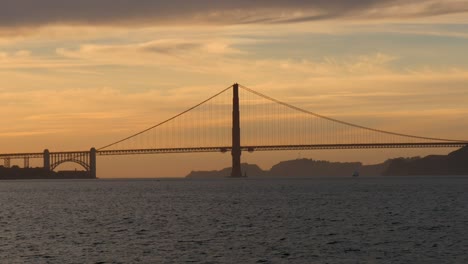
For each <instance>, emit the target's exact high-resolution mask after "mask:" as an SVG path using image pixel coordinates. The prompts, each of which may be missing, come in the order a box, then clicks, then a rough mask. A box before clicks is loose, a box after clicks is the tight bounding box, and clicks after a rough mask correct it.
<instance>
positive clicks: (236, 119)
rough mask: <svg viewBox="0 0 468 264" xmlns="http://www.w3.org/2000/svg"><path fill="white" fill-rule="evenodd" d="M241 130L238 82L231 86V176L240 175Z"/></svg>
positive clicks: (236, 176) (237, 176) (238, 176)
mask: <svg viewBox="0 0 468 264" xmlns="http://www.w3.org/2000/svg"><path fill="white" fill-rule="evenodd" d="M240 138H241V132H240V109H239V84H237V83H235V84H234V85H233V86H232V150H231V155H232V171H231V177H233V178H240V177H242V171H241V155H242V150H241V140H240Z"/></svg>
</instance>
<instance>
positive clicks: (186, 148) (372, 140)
mask: <svg viewBox="0 0 468 264" xmlns="http://www.w3.org/2000/svg"><path fill="white" fill-rule="evenodd" d="M466 145H468V141H467V140H454V139H444V138H433V137H424V136H416V135H409V134H404V133H397V132H392V131H386V130H380V129H376V128H371V127H366V126H362V125H358V124H353V123H349V122H345V121H342V120H337V119H334V118H330V117H327V116H323V115H320V114H317V113H314V112H311V111H308V110H305V109H303V108H299V107H297V106H293V105H291V104H288V103H285V102H282V101H279V100H277V99H274V98H272V97H269V96H267V95H265V94H262V93H259V92H257V91H255V90H253V89H250V88H248V87H245V86H242V85H239V84H237V83H236V84H233V85H231V86H229V87H227V88H225V89H223V90H222V91H220V92H219V93H217V94H215V95H213V96H211V97H210V98H208V99H206V100H204V101H202V102H201V103H199V104H197V105H195V106H193V107H191V108H189V109H187V110H185V111H183V112H181V113H180V114H178V115H175V116H173V117H171V118H169V119H167V120H165V121H163V122H160V123H158V124H156V125H154V126H151V127H149V128H147V129H145V130H142V131H140V132H138V133H135V134H132V135H130V136H128V137H125V138H122V139H120V140H117V141H115V142H112V143H110V144H107V145H105V146H103V147H100V148H91V149H90V150H89V151H65V152H50V151H49V150H47V149H46V150H44V151H43V152H37V153H13V154H0V159H3V161H4V167H10V165H11V161H12V160H18V159H19V160H23V161H24V167H29V161H30V159H42V160H43V168H44V169H45V170H50V171H52V170H54V169H56V168H57V167H58V166H59V165H61V164H63V163H66V162H73V163H77V164H79V165H81V166H82V167H83V168H84V169H85V170H86V171H87V172H88V173H89V175H90V176H91V177H93V178H95V177H96V157H97V156H111V155H141V154H164V153H197V152H221V153H226V152H230V153H231V156H232V172H231V177H242V171H241V155H242V152H246V151H247V152H254V151H282V150H320V149H375V148H455V147H464V146H466Z"/></svg>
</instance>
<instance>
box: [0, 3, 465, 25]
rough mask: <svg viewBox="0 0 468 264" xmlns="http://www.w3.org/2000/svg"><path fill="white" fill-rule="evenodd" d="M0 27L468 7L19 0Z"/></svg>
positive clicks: (406, 14)
mask: <svg viewBox="0 0 468 264" xmlns="http://www.w3.org/2000/svg"><path fill="white" fill-rule="evenodd" d="M1 5H2V8H1V9H0V27H2V28H9V27H25V28H27V27H38V26H44V25H50V24H75V25H76V24H85V25H86V24H94V25H98V24H101V25H117V26H118V25H120V26H123V25H127V26H128V25H155V24H156V25H168V24H171V25H175V24H194V23H195V24H196V23H198V24H224V25H225V24H245V23H293V22H304V21H317V20H330V19H339V18H357V19H382V18H411V17H427V16H437V15H444V14H455V13H463V12H467V11H468V3H467V2H466V1H459V0H446V1H443V3H441V2H440V1H434V0H415V1H402V0H353V1H349V0H327V1H323V0H269V1H267V0H260V1H250V0H240V1H229V0H219V1H211V0H199V1H190V2H187V1H185V0H172V1H164V0H158V1H150V0H143V1H138V2H135V1H112V0H101V1H93V0H82V1H63V0H43V1H35V0H17V1H7V0H4V1H2V3H1Z"/></svg>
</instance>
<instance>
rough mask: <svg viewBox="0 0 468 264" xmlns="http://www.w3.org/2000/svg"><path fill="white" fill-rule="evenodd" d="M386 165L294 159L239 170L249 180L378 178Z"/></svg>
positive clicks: (201, 174)
mask: <svg viewBox="0 0 468 264" xmlns="http://www.w3.org/2000/svg"><path fill="white" fill-rule="evenodd" d="M386 166H387V164H386V163H385V164H377V165H369V166H363V165H362V164H361V163H360V162H345V163H342V162H328V161H318V160H312V159H296V160H289V161H282V162H280V163H278V164H276V165H274V166H273V167H272V168H271V170H269V171H264V170H262V169H261V168H259V167H258V166H257V165H255V164H247V163H243V164H242V165H241V169H242V171H243V172H245V173H246V174H247V176H248V177H250V178H266V177H274V178H283V177H290V178H307V177H342V176H351V175H352V174H353V172H355V171H359V172H360V175H361V176H379V175H382V172H383V171H384V169H385V168H386ZM230 174H231V167H229V168H224V169H222V170H219V171H216V170H213V171H192V172H190V173H189V174H188V175H187V176H186V178H199V179H200V178H203V179H214V178H225V177H229V175H230Z"/></svg>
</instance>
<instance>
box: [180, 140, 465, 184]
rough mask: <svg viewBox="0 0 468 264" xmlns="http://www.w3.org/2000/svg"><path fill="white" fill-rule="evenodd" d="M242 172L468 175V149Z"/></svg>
mask: <svg viewBox="0 0 468 264" xmlns="http://www.w3.org/2000/svg"><path fill="white" fill-rule="evenodd" d="M241 169H242V172H243V173H245V174H246V175H247V176H248V177H251V178H266V177H274V178H288V177H294V178H308V177H343V176H351V175H352V174H353V173H354V172H355V171H358V172H359V174H360V176H417V175H428V176H429V175H430V176H444V175H468V147H463V148H461V149H459V150H456V151H454V152H451V153H450V154H448V155H430V156H427V157H423V158H421V157H413V158H396V159H389V160H387V161H385V162H383V163H380V164H375V165H363V164H362V163H361V162H329V161H321V160H312V159H295V160H289V161H282V162H280V163H278V164H276V165H274V166H273V167H272V168H271V169H270V170H262V169H261V168H260V167H258V166H257V165H255V164H247V163H243V164H242V165H241ZM230 172H231V168H225V169H222V170H219V171H216V170H215V171H192V172H191V173H190V174H189V175H187V176H186V178H223V177H228V176H229V175H230Z"/></svg>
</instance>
